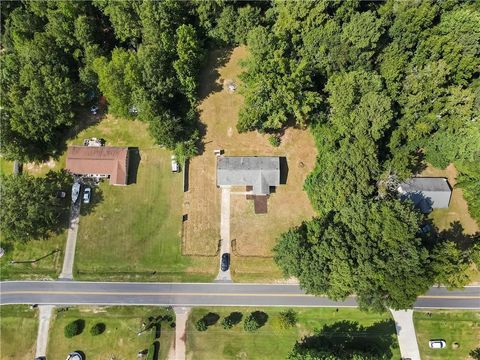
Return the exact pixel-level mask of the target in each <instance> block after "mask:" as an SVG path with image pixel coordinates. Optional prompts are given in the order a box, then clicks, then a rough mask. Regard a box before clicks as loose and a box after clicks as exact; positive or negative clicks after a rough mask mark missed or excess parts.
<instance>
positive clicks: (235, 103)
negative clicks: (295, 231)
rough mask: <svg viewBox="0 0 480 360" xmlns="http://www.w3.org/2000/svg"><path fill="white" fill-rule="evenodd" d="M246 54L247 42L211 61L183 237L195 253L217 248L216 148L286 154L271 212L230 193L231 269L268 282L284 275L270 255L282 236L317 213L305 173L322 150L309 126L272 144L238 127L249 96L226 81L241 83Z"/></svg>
mask: <svg viewBox="0 0 480 360" xmlns="http://www.w3.org/2000/svg"><path fill="white" fill-rule="evenodd" d="M247 55H248V53H247V51H246V48H245V47H237V48H235V49H234V50H233V51H232V52H231V53H230V52H227V53H225V52H224V51H216V52H212V53H211V54H210V58H209V62H208V63H209V64H210V66H209V67H207V68H206V69H204V71H203V72H202V80H201V88H200V93H201V97H202V99H203V101H202V102H201V103H200V105H199V111H200V120H201V122H202V124H203V125H204V127H205V137H204V144H205V148H204V152H203V153H202V154H201V155H200V156H197V157H195V158H193V159H192V161H191V162H190V167H189V191H188V192H187V193H186V194H185V202H184V213H185V214H188V220H187V221H186V222H185V232H184V239H185V245H186V246H185V247H186V250H187V252H188V253H192V254H208V255H214V254H215V253H216V250H217V245H218V241H219V232H220V230H219V220H220V191H219V189H217V187H216V178H215V177H216V158H215V156H214V153H213V151H214V150H215V149H223V150H224V152H225V155H233V156H236V155H237V156H238V155H265V156H275V155H276V156H285V157H286V160H287V165H288V177H287V181H286V184H285V185H281V186H279V187H277V189H276V191H275V193H274V194H271V196H270V199H269V200H268V213H267V214H265V215H255V214H254V213H253V204H252V201H250V200H246V199H245V196H239V195H233V194H232V197H231V211H232V213H231V239H232V240H235V251H234V252H233V254H232V267H231V271H232V275H233V277H234V279H235V280H237V281H241V280H248V281H266V280H273V279H279V278H281V273H280V271H279V270H278V268H277V266H276V265H275V264H274V262H273V260H272V258H271V250H272V247H273V246H274V244H275V242H276V238H277V237H278V235H279V234H281V233H282V232H284V231H285V230H287V229H288V228H289V227H290V226H292V225H297V224H299V223H300V222H301V221H302V220H306V219H308V218H311V217H312V216H313V214H314V211H313V209H312V207H311V205H310V202H309V200H308V198H307V195H306V193H305V192H304V191H303V190H302V189H303V182H304V179H305V177H306V176H307V174H308V173H309V172H310V171H311V170H312V168H313V166H314V162H315V156H316V148H315V145H314V141H313V138H312V136H311V134H310V132H309V131H308V130H299V129H288V130H286V131H285V134H284V135H283V136H282V143H281V145H280V146H279V147H277V148H274V147H272V146H271V145H270V144H269V143H268V136H267V135H264V134H260V133H258V132H249V133H242V134H240V133H238V131H237V129H236V123H237V120H238V112H239V110H240V108H241V106H242V104H243V97H242V95H240V94H239V93H238V92H235V93H231V92H229V91H227V89H226V88H225V86H224V84H225V81H227V80H233V81H234V82H235V83H236V84H237V85H238V84H239V83H240V80H239V79H238V76H239V75H240V73H241V72H242V67H241V66H240V61H241V60H242V59H245V58H246V56H247ZM243 191H245V189H244V188H243ZM245 255H249V257H246V256H245ZM252 256H253V257H252Z"/></svg>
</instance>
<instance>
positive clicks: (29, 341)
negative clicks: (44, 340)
mask: <svg viewBox="0 0 480 360" xmlns="http://www.w3.org/2000/svg"><path fill="white" fill-rule="evenodd" d="M36 313H37V310H32V309H30V308H29V307H27V306H25V305H4V306H0V318H1V321H0V344H1V345H0V359H2V360H31V359H33V358H34V356H35V346H36V340H37V327H38V324H37V315H36Z"/></svg>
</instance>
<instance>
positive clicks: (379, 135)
mask: <svg viewBox="0 0 480 360" xmlns="http://www.w3.org/2000/svg"><path fill="white" fill-rule="evenodd" d="M1 11H2V15H3V16H2V24H1V28H2V34H3V36H2V44H3V49H2V54H1V57H0V61H1V67H2V72H1V73H0V76H1V95H2V96H1V97H0V99H1V104H0V106H1V108H2V121H1V122H0V126H1V129H0V130H1V133H0V141H1V153H2V156H3V157H5V158H6V159H10V160H19V161H22V162H24V161H41V160H45V159H47V158H48V157H51V156H52V157H56V156H58V154H59V152H60V151H61V149H62V148H63V147H64V142H65V138H66V134H68V131H69V129H71V128H72V127H73V126H74V125H75V122H76V121H77V119H76V117H75V114H76V112H77V110H78V109H79V108H80V107H85V106H88V105H90V104H94V103H95V102H96V101H97V99H98V97H99V96H100V95H104V96H105V97H106V99H107V101H108V105H109V112H110V113H111V114H114V115H117V116H121V117H126V118H139V119H140V120H142V121H145V122H147V123H148V124H149V129H150V133H151V135H152V137H153V138H154V139H155V141H156V143H157V144H159V145H162V146H165V147H166V148H168V149H171V150H175V151H176V152H177V155H178V157H179V158H180V159H182V157H183V158H185V157H190V156H193V155H195V153H196V151H197V150H196V149H197V142H198V141H199V140H200V139H199V136H200V135H199V132H198V130H197V125H198V124H197V109H196V106H197V97H198V96H197V87H198V79H197V75H198V71H199V67H200V65H201V64H202V62H203V60H204V58H205V56H204V55H205V53H206V52H207V51H208V50H210V49H212V48H218V47H228V46H234V45H237V44H246V45H247V46H248V49H249V52H250V56H249V58H248V60H247V61H246V62H245V64H244V66H245V72H244V73H243V75H242V80H243V84H242V85H241V88H240V91H241V93H242V94H243V95H244V96H245V105H244V107H243V109H242V110H241V113H240V118H239V122H238V124H237V127H238V130H239V131H253V130H257V131H260V132H266V133H271V134H273V135H275V136H277V135H281V134H282V132H283V131H284V130H285V128H286V127H289V126H297V127H301V128H309V129H310V130H311V131H312V133H313V134H314V137H315V139H316V144H317V147H318V152H319V155H318V158H317V165H316V167H315V170H314V171H313V172H312V173H311V174H310V176H309V177H308V179H307V181H306V183H305V190H306V191H307V193H308V195H309V197H310V200H311V202H312V204H313V206H314V208H315V209H316V211H317V213H318V217H317V218H315V219H314V220H312V221H310V222H308V223H305V224H302V225H300V226H299V227H298V228H295V229H292V230H290V231H289V232H287V233H286V234H284V235H283V236H282V237H281V238H280V239H279V243H278V245H277V247H276V249H275V252H276V261H277V263H278V265H279V266H280V267H281V268H282V270H283V271H284V273H285V275H286V276H296V277H298V278H299V279H300V282H301V285H302V286H303V287H304V288H305V289H307V290H308V291H309V292H311V293H315V294H327V295H328V296H330V297H332V298H334V299H343V298H345V297H346V296H349V295H352V294H357V295H358V300H359V303H360V304H361V305H362V307H364V308H369V309H375V310H380V309H383V308H384V307H392V308H405V307H408V306H410V305H411V304H412V303H413V301H414V300H415V298H416V296H417V295H419V294H421V293H423V292H424V291H425V290H426V289H427V288H428V287H429V286H431V285H432V284H433V283H443V284H445V285H447V286H449V287H460V286H463V285H465V284H467V283H468V281H469V279H468V276H467V275H466V270H467V268H468V266H469V264H470V262H471V261H472V259H477V262H478V246H477V247H476V249H477V250H475V251H476V252H474V250H473V249H469V248H465V247H463V248H460V247H459V245H458V244H457V243H454V242H453V241H452V240H454V239H453V238H452V239H450V238H448V236H440V235H441V234H440V235H438V234H433V235H425V234H420V233H419V231H418V230H419V227H420V225H421V224H422V223H423V222H424V221H425V219H424V217H423V216H422V215H420V214H419V213H418V212H417V211H416V210H414V209H413V208H412V207H411V205H410V204H408V203H400V201H399V200H398V199H397V197H396V194H395V192H394V191H392V190H393V189H394V188H395V184H397V183H398V181H400V180H403V179H406V178H408V177H409V176H411V175H412V174H414V173H417V172H418V171H419V170H421V169H422V166H425V161H427V162H428V163H430V164H432V165H433V166H436V167H440V168H444V167H446V166H447V165H448V164H450V163H454V164H455V166H456V167H457V169H458V171H459V177H458V184H457V186H460V187H462V188H463V190H464V194H465V198H466V200H467V201H468V205H469V211H470V213H471V215H472V217H474V218H475V219H476V220H477V221H479V220H480V121H479V114H480V77H479V75H480V26H479V24H480V5H479V3H478V2H474V1H460V0H448V1H422V2H417V1H394V0H388V1H385V2H377V1H375V2H367V1H362V2H361V1H359V0H348V1H273V2H266V1H265V2H254V1H252V2H227V1H223V0H215V1H202V0H194V1H189V2H187V1H174V0H165V1H147V0H143V1H142V0H139V1H123V2H119V1H113V0H93V1H55V2H51V1H25V2H6V1H5V2H2V3H1ZM27 180H28V179H23V180H22V181H27ZM4 181H5V180H4ZM12 181H13V180H12ZM5 184H6V185H5V186H7V185H8V184H9V183H8V182H7V183H5ZM2 191H3V190H2ZM4 219H5V218H4V217H3V215H2V222H4ZM471 243H473V238H472V241H471Z"/></svg>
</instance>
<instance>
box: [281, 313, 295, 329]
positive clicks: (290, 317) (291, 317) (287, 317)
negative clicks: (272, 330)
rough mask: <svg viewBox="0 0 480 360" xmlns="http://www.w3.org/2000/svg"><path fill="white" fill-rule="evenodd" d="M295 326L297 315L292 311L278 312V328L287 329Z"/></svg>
mask: <svg viewBox="0 0 480 360" xmlns="http://www.w3.org/2000/svg"><path fill="white" fill-rule="evenodd" d="M296 324H297V313H296V312H295V311H293V310H292V309H288V310H286V311H282V312H280V328H282V329H288V328H291V327H294V326H295V325H296Z"/></svg>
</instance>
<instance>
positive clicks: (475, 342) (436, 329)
mask: <svg viewBox="0 0 480 360" xmlns="http://www.w3.org/2000/svg"><path fill="white" fill-rule="evenodd" d="M429 313H430V314H431V315H430V316H429V315H428V314H429ZM413 321H414V323H415V331H416V333H417V339H418V345H419V347H420V355H421V357H422V359H423V360H435V359H451V360H462V359H468V358H469V357H468V354H469V352H470V351H471V350H473V349H475V348H477V347H480V313H478V312H474V311H446V310H438V311H430V312H426V311H415V312H414V315H413ZM430 339H443V340H445V341H446V343H447V348H445V349H435V350H432V349H430V348H429V347H428V341H429V340H430ZM454 342H457V343H458V344H459V345H460V346H459V348H458V349H453V348H452V345H453V343H454Z"/></svg>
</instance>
